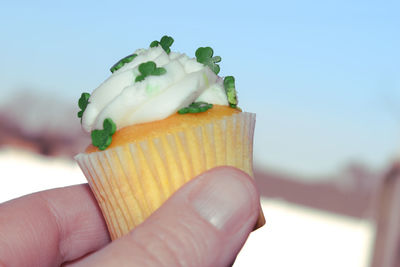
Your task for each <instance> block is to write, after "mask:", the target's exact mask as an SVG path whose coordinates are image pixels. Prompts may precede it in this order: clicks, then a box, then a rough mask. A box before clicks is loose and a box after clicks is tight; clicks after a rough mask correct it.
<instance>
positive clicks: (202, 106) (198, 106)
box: [178, 101, 213, 114]
mask: <svg viewBox="0 0 400 267" xmlns="http://www.w3.org/2000/svg"><path fill="white" fill-rule="evenodd" d="M212 107H213V104H208V103H206V102H200V101H199V102H193V103H192V104H190V105H189V106H187V107H185V108H181V109H180V110H178V114H186V113H200V112H204V111H207V110H209V109H210V108H212Z"/></svg>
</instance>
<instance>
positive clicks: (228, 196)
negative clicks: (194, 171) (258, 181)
mask: <svg viewBox="0 0 400 267" xmlns="http://www.w3.org/2000/svg"><path fill="white" fill-rule="evenodd" d="M203 176H207V177H202V178H201V179H204V183H202V186H199V187H198V188H196V191H194V192H192V193H191V195H190V201H191V203H192V205H193V207H194V209H195V210H196V211H197V212H198V214H199V215H200V216H201V217H202V218H204V219H205V220H207V221H208V222H210V223H211V224H212V225H214V226H215V227H216V228H217V229H222V228H224V227H227V225H228V224H229V227H235V226H234V225H235V224H242V222H243V220H247V219H248V217H249V216H250V215H251V212H253V210H252V209H251V205H252V201H251V199H252V196H251V194H252V193H254V190H253V189H252V188H251V187H252V185H251V183H250V182H249V181H248V180H247V179H248V178H245V179H243V177H245V176H246V175H245V174H244V173H242V172H240V171H238V170H235V169H233V168H218V169H214V170H212V171H210V172H208V173H205V174H203ZM240 176H241V177H240Z"/></svg>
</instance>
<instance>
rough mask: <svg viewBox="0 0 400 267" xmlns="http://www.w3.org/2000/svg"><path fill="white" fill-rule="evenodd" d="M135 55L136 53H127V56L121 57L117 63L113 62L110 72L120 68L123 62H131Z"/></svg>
mask: <svg viewBox="0 0 400 267" xmlns="http://www.w3.org/2000/svg"><path fill="white" fill-rule="evenodd" d="M135 57H137V54H132V55H129V56H126V57H124V58H123V59H121V60H120V61H118V62H117V63H115V64H114V65H113V66H112V67H111V69H110V71H111V72H112V73H114V71H117V70H119V69H120V68H122V66H124V65H125V64H127V63H129V62H131V61H132V60H133V59H134V58H135Z"/></svg>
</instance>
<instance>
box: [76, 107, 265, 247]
mask: <svg viewBox="0 0 400 267" xmlns="http://www.w3.org/2000/svg"><path fill="white" fill-rule="evenodd" d="M254 126H255V114H253V113H246V112H241V113H238V114H234V115H232V116H228V117H224V118H222V119H220V120H216V121H213V122H212V123H208V124H204V125H199V126H195V127H193V128H187V129H185V130H183V131H180V132H175V133H167V134H164V135H162V136H159V137H157V138H152V139H146V140H143V141H138V142H132V143H129V144H126V145H122V146H119V147H115V148H111V149H107V150H105V151H101V152H93V153H90V154H87V153H81V154H79V155H77V156H76V157H75V159H76V160H77V162H78V164H79V166H80V167H81V169H82V171H83V173H84V174H85V176H86V178H87V180H88V183H89V185H90V187H91V189H92V191H93V193H94V195H95V197H96V199H97V201H98V203H99V206H100V208H101V210H102V213H103V215H104V218H105V220H106V223H107V227H108V229H109V232H110V235H111V239H113V240H114V239H117V238H119V237H121V236H122V235H124V234H126V233H128V232H129V231H130V230H131V229H133V228H134V227H135V226H137V225H138V224H140V223H141V222H143V221H144V220H145V219H146V218H147V217H148V216H150V214H151V213H153V212H154V211H155V210H156V209H158V208H159V207H160V206H161V205H162V204H163V203H164V202H165V201H166V200H167V199H168V197H170V196H171V195H172V194H173V193H174V192H175V191H176V190H178V189H179V188H180V187H181V186H182V185H183V184H185V183H186V182H188V181H189V180H191V179H192V178H194V177H196V176H197V175H199V174H200V173H202V172H204V171H206V170H209V169H212V168H214V167H216V166H224V165H228V166H234V167H236V168H239V169H241V170H243V171H244V172H246V173H248V174H249V175H250V176H253V169H252V162H253V159H252V155H253V133H254ZM263 219H264V218H263V216H262V213H261V214H260V218H259V222H258V225H260V226H261V225H262V224H263Z"/></svg>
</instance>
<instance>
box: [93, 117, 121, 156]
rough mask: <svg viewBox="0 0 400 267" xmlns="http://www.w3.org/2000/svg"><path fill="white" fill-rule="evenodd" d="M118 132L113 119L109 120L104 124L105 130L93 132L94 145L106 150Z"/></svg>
mask: <svg viewBox="0 0 400 267" xmlns="http://www.w3.org/2000/svg"><path fill="white" fill-rule="evenodd" d="M116 130H117V126H116V125H115V123H114V122H113V121H112V119H110V118H107V119H105V120H104V122H103V130H93V131H92V133H91V136H92V144H93V145H94V146H96V147H98V148H99V149H100V150H104V149H106V148H107V147H108V146H109V145H110V144H111V141H112V135H113V134H114V133H115V131H116Z"/></svg>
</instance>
